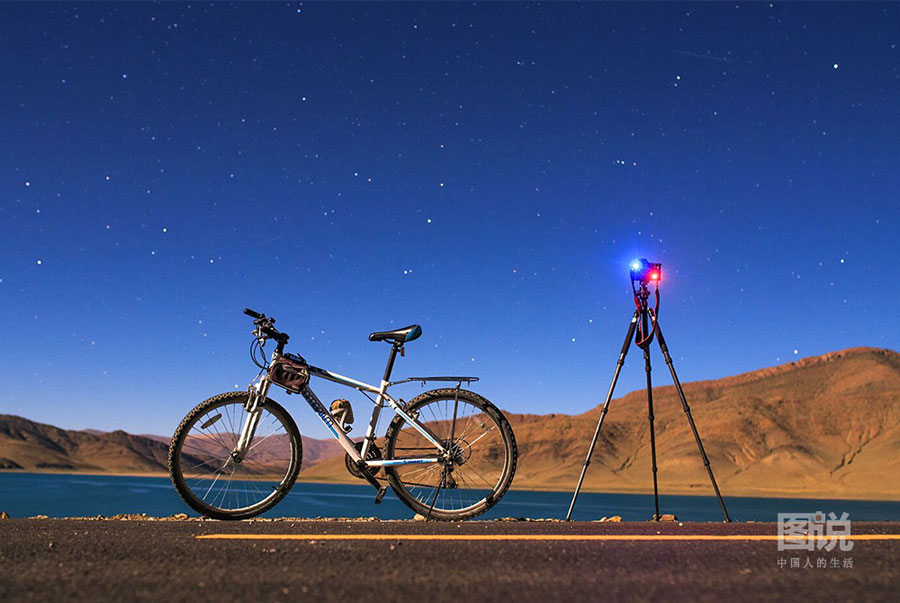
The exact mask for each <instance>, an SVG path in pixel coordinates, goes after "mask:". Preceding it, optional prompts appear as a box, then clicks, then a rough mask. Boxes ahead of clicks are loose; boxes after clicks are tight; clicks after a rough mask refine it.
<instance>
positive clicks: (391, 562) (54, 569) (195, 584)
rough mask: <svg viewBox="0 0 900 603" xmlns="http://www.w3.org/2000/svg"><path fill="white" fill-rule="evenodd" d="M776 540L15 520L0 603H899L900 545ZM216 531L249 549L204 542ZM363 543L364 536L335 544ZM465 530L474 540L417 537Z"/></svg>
mask: <svg viewBox="0 0 900 603" xmlns="http://www.w3.org/2000/svg"><path fill="white" fill-rule="evenodd" d="M776 533H777V529H776V526H775V525H774V524H761V523H743V524H731V525H723V524H709V523H684V524H683V525H679V524H677V523H663V524H653V523H575V522H573V523H552V522H479V521H474V522H468V523H433V522H428V523H424V522H408V521H403V522H383V521H382V522H378V521H376V522H366V521H344V522H336V521H309V520H287V521H276V522H260V521H255V522H237V523H224V522H214V521H202V522H200V521H148V520H144V521H116V520H105V521H97V520H93V521H91V520H59V519H47V520H44V519H8V520H0V601H61V600H91V601H106V600H117V601H121V600H135V601H142V600H155V601H167V602H168V601H191V602H192V603H198V602H200V601H253V600H255V601H290V600H337V599H345V600H348V601H349V600H362V601H379V602H382V601H399V600H405V601H423V602H424V601H429V602H432V601H454V602H457V603H458V602H460V601H474V600H483V601H504V602H512V601H516V602H519V601H541V602H548V601H566V602H567V603H572V602H574V601H599V600H671V599H678V600H683V599H690V600H702V601H738V600H747V601H751V600H752V601H759V600H767V601H768V600H773V599H784V600H818V601H829V602H838V601H892V602H894V601H897V600H900V563H898V562H900V540H896V539H895V540H863V539H858V540H855V541H854V542H853V549H852V550H851V551H846V552H843V551H840V550H838V549H837V548H836V549H835V550H833V551H831V552H827V551H815V552H808V551H799V552H798V551H785V552H779V551H778V550H777V541H775V540H772V538H773V537H774V536H775V535H776ZM878 534H895V535H896V534H900V523H897V522H893V523H864V522H853V535H854V536H857V535H869V536H872V535H878ZM212 535H241V536H247V535H250V536H254V537H256V539H252V540H245V539H213V538H198V537H199V536H212ZM282 535H289V536H293V537H299V538H298V539H293V540H285V539H280V538H275V537H276V536H282ZM356 535H365V537H366V538H370V539H366V540H355V539H345V538H344V537H345V536H356ZM460 535H463V536H476V537H478V538H479V539H477V540H476V539H469V538H464V539H452V540H447V539H445V540H438V539H435V540H431V539H426V540H413V539H410V538H414V537H422V536H437V537H439V538H448V537H454V538H458V537H459V536H460ZM632 535H639V536H642V537H644V538H647V537H654V538H655V537H656V536H657V535H661V536H664V537H672V536H680V537H684V536H693V535H700V536H705V537H707V538H708V537H710V536H722V535H724V536H751V537H762V538H767V539H762V540H749V539H744V538H740V539H736V540H698V539H685V540H657V539H653V540H631V539H629V538H631V536H632ZM493 536H499V537H502V538H506V539H505V540H492V539H487V538H488V537H493ZM260 537H262V538H260ZM521 537H525V538H528V539H527V540H525V539H515V538H521ZM560 537H565V538H570V539H568V540H563V539H559V538H560ZM573 537H574V538H576V539H571V538H573ZM585 537H587V538H598V537H600V538H614V539H594V540H583V539H580V538H585ZM329 538H337V539H333V540H332V539H329ZM510 538H512V539H510ZM792 557H795V558H799V563H800V564H801V567H799V568H793V569H792V568H791V567H790V559H791V558H792ZM820 558H822V559H825V563H826V567H825V568H816V567H815V566H816V563H817V561H818V559H820ZM780 559H784V560H785V566H784V567H779V564H778V563H779V560H780ZM807 560H809V562H810V564H811V565H812V566H813V567H812V568H804V567H803V565H805V563H806V561H807ZM834 560H836V561H834ZM848 560H849V563H850V564H852V567H847V565H848ZM835 563H836V564H837V565H838V567H833V565H834V564H835Z"/></svg>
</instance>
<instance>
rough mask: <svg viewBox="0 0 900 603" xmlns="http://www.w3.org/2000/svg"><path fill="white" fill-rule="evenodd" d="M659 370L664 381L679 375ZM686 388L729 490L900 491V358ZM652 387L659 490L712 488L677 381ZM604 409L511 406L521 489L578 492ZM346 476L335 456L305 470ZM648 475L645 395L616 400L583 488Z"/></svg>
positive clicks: (627, 487)
mask: <svg viewBox="0 0 900 603" xmlns="http://www.w3.org/2000/svg"><path fill="white" fill-rule="evenodd" d="M657 366H658V367H660V368H658V369H657V370H656V371H654V372H655V373H656V382H657V383H665V382H670V381H669V376H668V371H667V370H666V369H665V365H662V364H661V363H660V364H659V365H657ZM604 385H605V384H604ZM684 389H685V394H686V397H687V400H688V404H689V405H690V408H691V414H692V415H693V417H694V421H695V422H696V424H697V428H698V431H699V432H700V436H701V438H702V440H703V445H704V448H705V449H706V452H707V455H708V456H709V459H710V462H711V465H712V468H713V471H714V472H715V475H716V479H717V481H718V483H719V486H720V489H721V490H722V492H723V493H724V494H726V495H728V494H730V495H733V496H738V495H744V496H796V497H805V496H811V497H835V498H861V499H865V498H877V499H900V354H897V353H896V352H893V351H890V350H881V349H874V348H853V349H849V350H844V351H842V352H835V353H831V354H826V355H824V356H819V357H812V358H806V359H803V360H800V361H798V362H794V363H790V364H786V365H783V366H779V367H773V368H767V369H762V370H758V371H753V372H750V373H746V374H742V375H738V376H735V377H728V378H725V379H721V380H717V381H701V382H695V383H688V384H685V385H684ZM653 392H654V411H655V415H656V449H657V457H658V467H659V474H658V475H659V486H660V491H661V492H664V493H670V494H676V493H680V494H704V495H705V494H711V493H712V489H711V486H710V484H709V478H708V476H707V474H706V470H705V468H704V466H703V463H702V460H701V458H700V454H699V452H698V450H697V445H696V443H695V441H694V437H693V434H692V433H691V430H690V426H689V424H688V421H687V418H686V417H685V415H684V411H683V410H682V407H681V402H680V400H679V399H678V397H677V392H676V391H675V388H674V387H673V386H666V387H660V388H654V390H653ZM558 406H559V407H564V404H563V403H560V404H558ZM601 409H602V405H601V406H598V407H597V408H595V409H593V410H591V411H589V412H587V413H584V414H581V415H575V416H572V415H561V414H556V415H514V414H508V415H507V417H508V418H509V420H510V423H511V424H512V426H513V429H514V431H515V434H516V441H517V443H518V447H519V455H520V456H519V468H518V471H517V473H516V479H515V482H514V483H513V487H514V488H523V489H525V488H527V489H554V490H573V489H574V488H575V483H576V482H577V480H578V475H579V473H580V471H581V465H582V463H583V462H584V457H585V454H586V453H587V448H588V445H589V444H590V439H591V436H592V435H593V432H594V428H595V427H596V423H597V419H598V418H599V416H600V411H601ZM345 473H346V472H345V471H344V470H343V468H342V466H341V463H340V461H339V459H332V460H331V461H327V462H324V463H322V464H320V465H318V466H316V467H312V468H310V470H309V471H308V472H307V474H306V476H307V478H308V479H316V478H319V479H340V480H341V481H344V479H345V478H344V475H345ZM651 476H652V473H651V469H650V435H649V426H648V421H647V399H646V392H644V391H639V392H633V393H631V394H628V395H626V396H624V397H622V398H619V399H616V400H613V401H612V402H611V403H610V410H609V413H608V415H607V417H606V422H605V423H604V425H603V431H602V432H601V437H600V440H599V441H598V443H597V448H596V450H595V452H594V457H593V461H592V463H591V465H590V467H589V468H588V472H587V477H586V480H585V489H587V490H595V491H609V492H616V491H618V492H650V491H652V477H651Z"/></svg>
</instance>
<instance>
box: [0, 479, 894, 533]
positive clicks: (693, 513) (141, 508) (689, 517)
mask: <svg viewBox="0 0 900 603" xmlns="http://www.w3.org/2000/svg"><path fill="white" fill-rule="evenodd" d="M373 498H374V490H373V489H372V488H371V487H370V486H367V485H355V484H317V483H298V484H296V485H295V486H294V488H293V489H292V490H291V492H290V493H289V494H288V495H287V496H286V497H285V499H284V500H283V501H281V503H279V504H278V505H277V506H276V507H275V508H274V509H272V510H270V511H269V512H267V513H265V514H264V515H263V517H378V518H380V519H410V518H412V516H413V513H412V511H410V510H409V509H408V508H407V507H406V506H405V505H404V504H403V503H401V502H400V501H399V500H398V499H397V498H396V497H395V496H394V494H393V492H391V490H390V489H388V493H387V495H386V496H385V498H384V501H383V502H382V503H381V504H380V505H375V504H374V503H373V502H372V500H373ZM571 499H572V493H571V492H533V491H527V490H512V491H510V492H508V493H507V494H506V496H505V497H504V498H503V499H502V500H501V501H500V503H498V504H497V505H496V506H495V507H494V508H493V509H491V510H490V511H488V512H487V513H485V514H484V515H481V516H480V517H479V519H498V518H501V517H531V518H553V519H564V518H565V516H566V512H567V511H568V509H569V502H570V501H571ZM725 504H726V506H727V507H728V512H729V513H730V515H731V517H732V519H734V520H735V521H776V520H777V515H778V513H792V512H793V513H810V512H813V511H824V512H825V513H835V514H837V515H840V514H841V513H844V512H846V513H848V514H849V516H850V519H851V520H855V521H876V520H893V521H898V520H900V502H893V501H867V500H823V499H788V498H749V497H738V496H729V497H726V498H725ZM0 511H7V512H8V513H9V514H10V515H11V516H12V517H30V516H33V515H48V516H50V517H89V516H96V515H105V516H110V515H116V514H118V513H146V514H147V515H154V516H168V515H174V514H175V513H187V514H189V515H192V516H195V515H196V513H194V512H193V510H192V509H190V508H188V506H187V505H186V504H184V502H182V500H181V499H180V498H179V497H178V495H177V494H176V493H175V489H174V488H173V487H172V484H171V482H169V480H168V479H167V478H165V477H123V476H110V475H78V474H75V475H67V474H47V473H0ZM660 513H673V514H675V515H676V516H677V517H678V519H680V520H684V521H721V520H722V512H721V510H720V509H719V504H718V502H717V501H716V498H715V496H674V495H662V496H660ZM612 515H621V516H622V519H624V520H625V521H643V520H648V519H650V517H651V516H652V515H653V496H652V495H651V494H603V493H594V492H582V493H581V494H579V496H578V504H577V505H576V507H575V513H574V514H573V517H572V518H573V519H576V520H582V521H589V520H593V519H600V518H601V517H604V516H606V517H609V516H612Z"/></svg>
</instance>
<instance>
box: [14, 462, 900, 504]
mask: <svg viewBox="0 0 900 603" xmlns="http://www.w3.org/2000/svg"><path fill="white" fill-rule="evenodd" d="M22 473H25V474H28V473H32V474H42V475H45V474H49V475H53V474H58V475H86V476H87V475H97V476H110V477H159V478H166V479H168V477H169V474H168V473H165V472H162V471H149V472H139V471H90V470H87V471H66V470H59V469H38V470H35V469H0V479H2V476H3V475H4V474H22ZM575 481H576V479H575V478H574V477H573V479H572V485H571V486H570V487H566V486H565V485H563V484H553V485H535V484H531V483H526V484H516V483H515V481H514V482H513V485H512V487H511V489H512V490H520V491H529V492H571V491H573V490H574V489H575ZM297 482H298V483H304V482H306V483H313V484H360V483H363V482H361V481H360V480H357V479H355V478H350V477H349V476H348V477H347V478H346V479H344V478H340V479H328V478H323V477H320V476H316V477H314V478H307V477H304V475H303V471H301V472H300V476H299V478H298V479H297ZM582 492H593V493H608V494H652V493H653V490H652V489H650V488H621V487H614V486H604V487H599V488H597V487H588V486H584V487H583V488H582ZM660 494H661V495H667V494H672V495H676V496H713V495H714V494H713V491H712V488H711V487H709V485H706V484H704V485H703V486H698V487H696V488H684V487H674V486H673V487H669V486H662V485H661V486H660ZM722 496H723V497H725V498H728V497H729V496H736V497H741V498H786V499H794V498H796V499H828V500H861V501H866V500H871V501H898V502H900V500H898V498H897V497H896V496H895V495H891V494H889V493H875V494H871V493H870V494H866V495H850V494H847V493H835V492H829V491H827V490H803V491H794V492H785V491H783V490H766V489H763V488H752V489H749V488H741V489H740V490H738V491H734V490H731V491H723V492H722Z"/></svg>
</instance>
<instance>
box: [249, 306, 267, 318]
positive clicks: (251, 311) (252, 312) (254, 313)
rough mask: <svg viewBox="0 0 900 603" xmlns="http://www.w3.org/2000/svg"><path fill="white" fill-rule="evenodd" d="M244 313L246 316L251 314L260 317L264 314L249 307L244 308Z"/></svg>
mask: <svg viewBox="0 0 900 603" xmlns="http://www.w3.org/2000/svg"><path fill="white" fill-rule="evenodd" d="M244 314H246V315H247V316H251V317H253V318H262V317H263V316H264V315H263V314H260V313H259V312H255V311H253V310H251V309H250V308H244Z"/></svg>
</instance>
